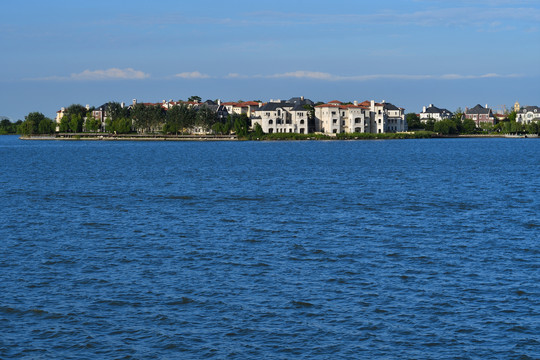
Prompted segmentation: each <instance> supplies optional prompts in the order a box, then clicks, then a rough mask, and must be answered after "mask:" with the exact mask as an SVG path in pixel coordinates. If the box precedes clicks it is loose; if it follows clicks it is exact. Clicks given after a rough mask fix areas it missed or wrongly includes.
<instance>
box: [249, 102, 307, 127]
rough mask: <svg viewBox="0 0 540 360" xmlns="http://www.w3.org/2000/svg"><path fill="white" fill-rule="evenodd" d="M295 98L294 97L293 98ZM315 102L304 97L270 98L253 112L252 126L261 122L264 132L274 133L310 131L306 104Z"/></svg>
mask: <svg viewBox="0 0 540 360" xmlns="http://www.w3.org/2000/svg"><path fill="white" fill-rule="evenodd" d="M293 99H294V98H293ZM309 104H313V102H312V101H311V100H305V99H302V100H300V101H296V102H291V101H284V100H270V101H269V102H268V103H266V104H264V105H263V104H260V107H258V108H257V109H256V110H255V111H254V112H253V113H254V115H253V116H252V118H251V126H252V127H255V125H256V124H259V125H260V126H261V128H262V130H263V132H265V133H268V134H272V133H298V134H307V133H308V121H309V110H308V109H306V108H305V107H304V106H305V105H309Z"/></svg>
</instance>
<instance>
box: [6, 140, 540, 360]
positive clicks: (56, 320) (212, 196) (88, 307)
mask: <svg viewBox="0 0 540 360" xmlns="http://www.w3.org/2000/svg"><path fill="white" fill-rule="evenodd" d="M0 159H1V161H0V202H1V208H0V215H1V216H0V218H1V220H2V221H1V223H0V253H1V257H0V328H1V329H2V330H1V335H0V358H2V359H12V358H16V359H51V358H64V359H95V358H117V359H154V358H168V359H191V358H193V359H198V358H215V359H222V358H227V359H246V358H265V359H329V358H332V359H357V358H365V359H373V358H390V359H392V358H421V359H426V358H451V359H487V358H490V359H538V358H540V337H539V334H540V285H539V284H540V271H539V270H540V246H539V240H540V215H539V214H540V211H539V210H540V190H539V189H540V141H538V140H537V139H428V140H386V141H290V142H289V141H278V142H120V141H118V142H115V141H110V142H105V141H22V140H18V138H17V137H14V136H0Z"/></svg>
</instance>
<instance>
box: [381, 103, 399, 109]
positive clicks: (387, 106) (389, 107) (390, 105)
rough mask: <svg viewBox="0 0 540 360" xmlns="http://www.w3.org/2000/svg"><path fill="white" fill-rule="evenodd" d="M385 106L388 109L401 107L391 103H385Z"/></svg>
mask: <svg viewBox="0 0 540 360" xmlns="http://www.w3.org/2000/svg"><path fill="white" fill-rule="evenodd" d="M384 108H385V109H386V110H399V109H400V108H398V107H397V106H396V105H394V104H390V103H384Z"/></svg>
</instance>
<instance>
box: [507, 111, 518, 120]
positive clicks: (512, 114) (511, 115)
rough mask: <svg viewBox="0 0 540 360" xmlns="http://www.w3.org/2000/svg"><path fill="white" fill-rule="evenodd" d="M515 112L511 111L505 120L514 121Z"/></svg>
mask: <svg viewBox="0 0 540 360" xmlns="http://www.w3.org/2000/svg"><path fill="white" fill-rule="evenodd" d="M516 117H517V112H516V111H515V110H512V111H511V112H510V114H508V116H507V118H508V120H510V121H516Z"/></svg>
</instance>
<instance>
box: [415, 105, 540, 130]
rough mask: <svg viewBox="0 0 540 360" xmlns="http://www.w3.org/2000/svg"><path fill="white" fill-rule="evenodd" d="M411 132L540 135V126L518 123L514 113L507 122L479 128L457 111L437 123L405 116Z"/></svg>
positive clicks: (533, 123) (482, 124)
mask: <svg viewBox="0 0 540 360" xmlns="http://www.w3.org/2000/svg"><path fill="white" fill-rule="evenodd" d="M405 118H406V121H407V125H408V127H409V130H425V131H433V132H436V133H439V134H443V135H459V134H479V133H485V132H488V133H493V132H498V133H502V134H540V125H539V124H538V122H532V123H531V124H523V123H520V122H517V121H516V112H515V111H512V112H511V113H510V114H508V115H507V116H506V118H505V120H503V121H501V122H499V123H497V124H495V125H493V124H490V123H481V127H477V126H476V123H475V122H474V120H472V119H467V118H464V114H463V112H461V111H459V110H458V111H456V113H455V114H454V116H452V117H451V118H450V119H445V120H439V121H435V120H434V119H428V120H426V121H421V120H420V118H419V117H418V115H417V114H415V113H409V114H407V115H406V116H405Z"/></svg>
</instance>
